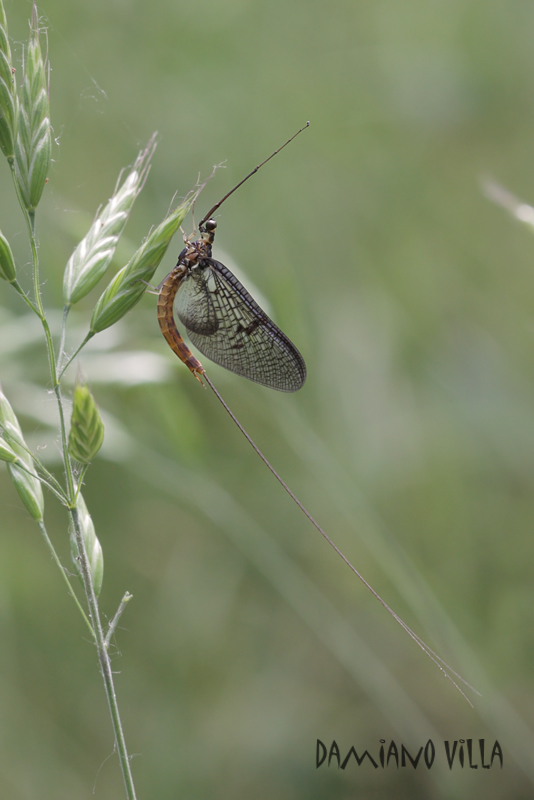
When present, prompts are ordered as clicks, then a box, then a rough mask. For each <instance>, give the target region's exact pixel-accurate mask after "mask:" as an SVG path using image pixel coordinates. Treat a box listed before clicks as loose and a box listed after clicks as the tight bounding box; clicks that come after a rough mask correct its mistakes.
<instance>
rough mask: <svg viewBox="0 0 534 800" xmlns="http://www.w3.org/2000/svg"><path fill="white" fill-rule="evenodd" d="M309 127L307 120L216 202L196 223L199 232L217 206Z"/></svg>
mask: <svg viewBox="0 0 534 800" xmlns="http://www.w3.org/2000/svg"><path fill="white" fill-rule="evenodd" d="M309 125H310V122H309V120H308V122H307V123H306V125H304V126H303V127H302V128H301V129H300V130H299V131H297V132H296V133H294V134H293V136H292V137H291V139H288V140H287V142H285V143H284V144H283V145H282V147H279V148H278V150H275V151H274V153H271V155H270V156H269V158H266V159H265V161H262V162H261V164H258V166H257V167H254V169H253V170H252V172H249V174H248V175H247V177H246V178H243V180H242V181H239V183H238V184H237V186H234V188H233V189H230V191H229V192H228V194H225V195H224V197H223V199H222V200H219V202H218V203H215V205H214V206H213V208H210V210H209V211H208V213H207V214H206V216H205V217H203V218H202V219H201V221H200V222H199V223H198V228H199V230H202V228H203V226H204V223H205V222H206V220H208V219H210V217H211V216H212V214H213V213H214V212H215V211H217V209H218V208H219V206H222V204H223V203H224V201H225V200H228V198H229V197H230V195H231V194H233V193H234V192H235V191H236V190H237V189H239V187H240V186H243V184H244V183H245V181H248V179H249V178H252V176H253V175H255V173H256V172H257V171H258V170H259V168H260V167H263V165H264V164H266V163H267V162H268V161H270V160H271V158H274V157H275V156H276V155H278V153H279V152H280V150H283V149H284V147H286V145H288V144H289V143H290V142H292V141H293V139H295V138H296V137H297V136H298V135H299V133H302V131H303V130H305V129H306V128H308V127H309Z"/></svg>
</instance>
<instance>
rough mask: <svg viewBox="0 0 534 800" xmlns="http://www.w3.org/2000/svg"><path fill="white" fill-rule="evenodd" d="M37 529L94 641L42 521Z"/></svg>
mask: <svg viewBox="0 0 534 800" xmlns="http://www.w3.org/2000/svg"><path fill="white" fill-rule="evenodd" d="M39 528H40V530H41V533H42V534H43V538H44V540H45V542H46V546H47V547H48V549H49V550H50V554H51V555H52V558H53V559H54V561H55V562H56V564H57V565H58V567H59V569H60V572H61V574H62V575H63V580H64V581H65V583H66V584H67V590H68V593H69V594H70V596H71V597H72V599H73V600H74V602H75V603H76V605H77V606H78V611H79V612H80V614H81V615H82V617H83V618H84V620H85V624H86V625H87V627H88V628H89V630H90V631H91V637H92V638H93V639H95V638H96V637H95V632H94V630H93V626H92V625H91V623H90V622H89V620H88V618H87V614H86V613H85V611H84V610H83V608H82V606H81V604H80V601H79V600H78V598H77V597H76V593H75V591H74V589H73V588H72V584H71V582H70V580H69V578H68V575H67V570H66V569H65V567H64V566H63V564H62V563H61V561H60V560H59V556H58V554H57V553H56V550H55V547H54V545H53V544H52V542H51V541H50V537H49V536H48V533H47V531H46V528H45V525H44V522H42V521H41V522H39Z"/></svg>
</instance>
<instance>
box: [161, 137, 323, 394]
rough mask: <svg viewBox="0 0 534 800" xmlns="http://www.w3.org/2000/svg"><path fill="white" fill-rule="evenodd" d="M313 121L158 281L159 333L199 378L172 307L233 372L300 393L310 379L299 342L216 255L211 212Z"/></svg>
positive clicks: (205, 223) (208, 221)
mask: <svg viewBox="0 0 534 800" xmlns="http://www.w3.org/2000/svg"><path fill="white" fill-rule="evenodd" d="M309 124H310V123H309V122H308V123H306V125H304V127H303V128H301V129H300V130H299V131H297V133H295V134H294V135H293V136H292V137H291V139H288V141H287V142H285V144H283V145H282V147H279V148H278V150H276V151H275V152H274V153H272V155H270V156H269V158H266V159H265V161H262V162H261V164H258V166H257V167H255V168H254V169H253V170H252V172H250V173H249V174H248V175H247V176H246V177H245V178H243V180H242V181H240V182H239V183H238V184H237V185H236V186H234V188H233V189H231V190H230V191H229V192H228V193H227V194H226V195H225V196H224V197H223V198H222V200H219V202H218V203H216V204H215V205H214V206H213V208H210V210H209V211H208V213H207V214H206V215H205V216H204V217H203V219H202V220H201V221H200V223H199V226H198V230H199V234H200V238H199V239H198V240H197V241H189V240H188V239H186V241H185V247H184V249H183V250H182V252H181V253H180V255H179V257H178V263H177V264H176V266H175V268H174V269H173V270H172V272H170V273H169V275H167V277H166V278H165V279H164V281H163V282H162V284H161V285H160V292H159V297H158V322H159V325H160V328H161V332H162V333H163V336H164V337H165V339H166V340H167V342H168V344H169V346H170V348H171V349H172V350H173V352H175V353H176V355H177V356H178V358H180V359H181V361H183V363H184V364H185V365H186V366H187V367H188V368H189V369H190V370H191V372H192V373H193V375H194V376H195V377H196V378H198V379H199V380H200V381H201V380H202V376H203V375H204V374H205V370H204V367H203V366H202V364H201V363H200V361H198V359H197V358H195V356H194V355H193V354H192V352H191V351H190V350H189V348H188V347H187V345H186V343H185V342H184V340H183V339H182V337H181V335H180V333H179V332H178V328H177V327H176V322H175V320H174V311H175V312H176V316H177V317H178V319H179V320H180V322H182V324H183V325H184V327H185V329H186V331H187V333H188V336H189V339H190V340H191V342H192V343H193V344H194V345H195V347H197V348H198V350H200V352H201V353H203V354H204V355H205V356H207V357H208V358H209V359H210V360H211V361H214V362H215V363H216V364H219V365H220V366H221V367H225V369H227V370H230V372H235V373H237V375H242V376H243V377H244V378H248V379H249V380H251V381H254V382H255V383H260V384H262V385H263V386H268V387H270V388H271V389H278V390H279V391H281V392H296V391H297V389H300V388H301V386H302V385H303V383H304V381H305V380H306V365H305V363H304V359H303V358H302V356H301V354H300V353H299V351H298V350H297V348H296V347H295V345H294V344H293V343H292V342H291V341H290V340H289V339H288V337H287V336H286V335H285V333H283V332H282V331H281V330H280V328H278V327H277V326H276V325H275V324H274V322H273V321H272V320H271V319H270V318H269V317H268V316H267V314H266V313H265V311H263V309H261V308H260V306H259V305H258V304H257V303H256V301H255V300H254V299H253V298H252V297H251V296H250V294H249V293H248V292H247V290H246V289H245V287H244V286H243V285H242V284H241V283H240V281H238V279H237V278H236V277H235V275H233V273H232V272H230V270H229V269H228V268H227V267H225V266H224V264H221V262H220V261H216V260H215V259H214V258H212V245H213V241H214V239H215V230H216V228H217V223H216V221H215V220H214V219H212V214H214V213H215V211H217V209H218V208H219V207H220V206H221V205H222V204H223V203H224V201H225V200H227V199H228V197H230V195H231V194H233V193H234V192H235V191H236V190H237V189H239V187H240V186H242V185H243V184H244V183H245V181H247V180H248V179H249V178H251V177H252V176H253V175H254V174H255V173H256V172H257V171H258V170H259V169H260V167H262V166H263V165H264V164H266V163H267V161H270V160H271V158H274V156H275V155H277V153H279V152H280V150H283V148H284V147H286V145H288V144H289V143H290V142H292V141H293V139H294V138H295V137H296V136H298V134H299V133H302V131H303V130H305V128H307V127H308V125H309Z"/></svg>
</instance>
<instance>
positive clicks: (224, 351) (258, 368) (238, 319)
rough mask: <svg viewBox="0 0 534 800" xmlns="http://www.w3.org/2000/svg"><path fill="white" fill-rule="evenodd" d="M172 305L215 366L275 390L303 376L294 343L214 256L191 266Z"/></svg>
mask: <svg viewBox="0 0 534 800" xmlns="http://www.w3.org/2000/svg"><path fill="white" fill-rule="evenodd" d="M175 310H176V314H177V315H178V318H179V320H180V321H181V322H182V323H183V324H184V325H185V327H186V330H187V333H188V334H189V338H190V339H191V342H192V343H193V344H194V345H195V347H197V348H198V349H199V350H200V352H201V353H203V354H204V355H205V356H207V357H208V358H209V359H211V360H212V361H214V362H215V363H216V364H219V365H220V366H221V367H225V369H228V370H230V371H231V372H235V373H237V375H242V376H243V377H244V378H248V379H249V380H251V381H255V382H256V383H261V384H262V385H263V386H269V387H270V388H271V389H278V390H279V391H281V392H296V391H297V389H300V387H301V386H302V384H303V383H304V381H305V380H306V365H305V363H304V359H303V358H302V356H301V354H300V353H299V351H298V350H297V348H296V347H295V345H294V344H293V343H292V342H291V341H290V340H289V339H288V337H287V336H286V335H285V333H283V332H282V331H281V330H280V328H278V327H277V326H276V325H275V324H274V322H273V321H272V320H271V319H269V317H268V316H267V314H266V313H265V312H264V311H263V310H262V309H261V308H260V307H259V305H258V304H257V303H256V301H255V300H254V299H253V298H252V297H251V296H250V295H249V293H248V292H247V290H246V289H245V287H244V286H243V285H242V284H241V283H240V282H239V281H238V280H237V278H236V277H235V275H233V274H232V273H231V272H230V270H229V269H227V268H226V267H225V266H224V264H221V263H220V261H215V259H205V260H204V261H202V262H201V263H200V264H199V265H198V266H197V267H194V268H193V269H192V270H191V272H190V273H189V274H188V275H187V276H186V277H185V278H184V279H183V280H182V283H181V284H180V287H179V289H178V292H177V293H176V300H175Z"/></svg>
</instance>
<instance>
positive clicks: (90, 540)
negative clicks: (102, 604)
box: [69, 492, 104, 597]
mask: <svg viewBox="0 0 534 800" xmlns="http://www.w3.org/2000/svg"><path fill="white" fill-rule="evenodd" d="M76 508H77V509H78V522H79V525H80V533H81V536H82V539H83V543H84V546H85V551H86V553H87V557H88V559H89V569H90V572H91V579H92V581H93V588H94V591H95V594H96V596H97V597H98V596H99V595H100V591H101V589H102V582H103V580H104V555H103V553H102V547H101V545H100V542H99V541H98V539H97V536H96V533H95V526H94V524H93V520H92V519H91V516H90V514H89V511H88V510H87V506H86V504H85V500H84V499H83V495H82V494H81V492H80V494H78V498H77V500H76ZM69 535H70V550H71V557H72V563H73V564H74V566H75V568H76V572H77V573H78V577H79V578H80V580H81V582H82V585H83V577H82V570H81V567H80V553H79V550H78V541H77V538H76V530H75V527H74V523H73V522H72V520H71V521H70V522H69Z"/></svg>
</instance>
